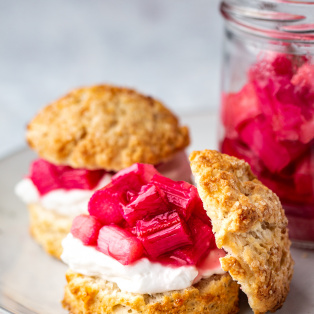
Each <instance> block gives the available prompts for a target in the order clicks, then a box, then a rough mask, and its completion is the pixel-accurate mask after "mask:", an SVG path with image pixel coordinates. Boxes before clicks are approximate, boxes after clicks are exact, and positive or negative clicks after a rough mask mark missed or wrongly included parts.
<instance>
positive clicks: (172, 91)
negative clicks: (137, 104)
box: [0, 0, 223, 157]
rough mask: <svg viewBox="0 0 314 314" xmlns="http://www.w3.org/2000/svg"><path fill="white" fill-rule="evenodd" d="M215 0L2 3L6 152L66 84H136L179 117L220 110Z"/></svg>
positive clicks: (0, 91) (0, 131)
mask: <svg viewBox="0 0 314 314" xmlns="http://www.w3.org/2000/svg"><path fill="white" fill-rule="evenodd" d="M218 5H219V0H193V1H191V0H114V1H113V0H111V1H110V0H93V1H86V0H85V1H84V0H66V1H65V0H54V1H40V0H28V1H25V0H15V1H6V0H0V157H1V156H4V155H5V154H7V153H9V152H10V151H13V150H15V149H17V148H18V147H20V146H21V145H23V143H24V132H25V126H26V124H27V121H29V120H30V119H31V117H32V116H33V115H34V114H35V113H36V112H37V111H38V110H39V108H41V107H43V106H44V105H46V104H47V103H49V102H51V101H53V100H55V99H56V98H58V97H60V96H62V95H63V94H64V93H66V92H67V91H68V90H70V89H72V88H74V87H77V86H82V85H90V84H96V83H100V82H107V83H113V84H118V85H125V86H129V87H134V88H136V89H138V90H140V91H142V92H143V93H146V94H150V95H152V96H155V97H157V98H160V99H161V100H163V101H164V102H165V103H166V104H167V105H168V106H169V107H170V108H171V109H173V110H174V111H175V112H176V113H178V114H180V115H190V114H193V113H200V112H205V111H207V112H208V111H212V110H216V108H217V106H218V102H219V82H220V76H219V72H220V60H221V59H220V56H221V48H222V47H221V42H222V34H223V29H222V19H221V18H220V15H219V11H218Z"/></svg>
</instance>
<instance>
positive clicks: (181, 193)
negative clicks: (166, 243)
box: [151, 174, 199, 220]
mask: <svg viewBox="0 0 314 314" xmlns="http://www.w3.org/2000/svg"><path fill="white" fill-rule="evenodd" d="M151 182H152V183H153V184H155V185H156V186H158V187H159V188H160V189H161V190H162V191H164V192H165V194H166V197H167V199H168V202H169V204H170V206H171V208H172V209H175V210H176V211H177V212H179V213H180V214H181V215H182V217H184V219H186V220H187V219H189V217H190V216H191V212H192V209H193V207H194V206H195V204H196V202H197V201H198V198H199V196H198V192H197V190H196V188H195V186H193V185H192V184H189V183H187V182H184V181H173V180H171V179H169V178H166V177H164V176H161V175H158V174H156V175H154V177H153V178H152V181H151Z"/></svg>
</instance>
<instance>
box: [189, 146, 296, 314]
mask: <svg viewBox="0 0 314 314" xmlns="http://www.w3.org/2000/svg"><path fill="white" fill-rule="evenodd" d="M190 161H191V168H192V173H193V175H194V177H195V180H196V183H197V189H198V191H199V194H200V197H201V199H202V201H203V204H204V208H205V210H206V211H207V214H208V216H209V217H210V218H211V220H212V224H213V231H214V233H215V238H216V243H217V246H218V247H219V248H224V249H225V250H226V251H227V253H228V254H227V255H226V256H225V257H223V258H221V259H220V260H221V264H222V268H223V269H224V270H225V271H228V272H229V273H230V274H231V276H232V278H233V279H234V280H237V281H238V283H239V284H240V285H241V288H242V290H243V291H244V292H245V293H246V294H247V296H248V300H249V304H250V306H251V308H252V309H253V311H254V312H255V313H264V312H267V311H275V310H277V309H279V308H280V307H281V306H282V304H283V302H284V301H285V299H286V296H287V294H288V292H289V284H290V281H291V278H292V274H293V264H294V263H293V260H292V258H291V254H290V241H289V238H288V230H287V218H286V216H285V213H284V210H283V208H282V206H281V203H280V201H279V198H278V197H277V195H276V194H275V193H273V192H272V191H271V190H270V189H268V188H267V187H266V186H264V185H263V184H262V183H261V182H260V181H259V180H257V179H256V177H255V176H254V175H253V173H252V171H251V169H250V166H249V165H248V164H247V163H246V162H245V161H243V160H239V159H237V158H235V157H231V156H228V155H225V154H221V153H218V152H216V151H211V150H204V151H195V152H193V153H192V154H191V155H190Z"/></svg>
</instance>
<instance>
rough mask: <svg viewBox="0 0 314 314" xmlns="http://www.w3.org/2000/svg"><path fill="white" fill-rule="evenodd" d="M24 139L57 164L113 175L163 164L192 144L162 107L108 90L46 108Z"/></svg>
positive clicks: (86, 91) (76, 93) (73, 95)
mask: <svg viewBox="0 0 314 314" xmlns="http://www.w3.org/2000/svg"><path fill="white" fill-rule="evenodd" d="M26 138H27V141H28V143H29V145H30V147H31V148H33V149H34V150H35V151H36V152H37V153H38V154H39V155H40V156H41V157H42V158H44V159H46V160H48V161H50V162H52V163H54V164H65V165H69V166H71V167H74V168H87V169H96V168H104V169H107V170H114V171H119V170H121V169H123V168H126V167H129V166H131V165H132V164H134V163H136V162H140V163H151V164H158V163H161V162H163V161H166V160H168V159H169V158H171V157H172V156H173V155H174V154H175V153H176V152H178V151H180V150H182V149H184V148H185V147H186V146H187V145H188V144H189V141H190V140H189V132H188V129H187V127H182V126H180V125H179V123H178V120H177V118H176V116H174V115H173V114H172V113H171V112H170V111H169V110H168V109H167V108H166V107H164V105H163V104H162V103H161V102H159V101H158V100H156V99H153V98H151V97H148V96H144V95H142V94H140V93H138V92H136V91H134V90H132V89H127V88H119V87H114V86H109V85H98V86H92V87H84V88H79V89H75V90H73V91H71V92H70V93H69V94H67V95H66V96H64V97H63V98H61V99H59V100H57V101H55V102H54V103H52V104H50V105H48V106H47V107H45V108H43V109H42V110H41V111H40V112H39V113H38V115H37V116H36V117H35V118H34V119H33V120H32V121H31V122H30V123H29V125H28V128H27V134H26Z"/></svg>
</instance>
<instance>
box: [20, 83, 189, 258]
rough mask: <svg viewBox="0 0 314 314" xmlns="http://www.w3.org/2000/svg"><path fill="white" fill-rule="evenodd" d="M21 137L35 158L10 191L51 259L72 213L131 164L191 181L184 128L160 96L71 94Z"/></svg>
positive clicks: (96, 91)
mask: <svg viewBox="0 0 314 314" xmlns="http://www.w3.org/2000/svg"><path fill="white" fill-rule="evenodd" d="M26 138H27V142H28V144H29V146H30V147H31V148H32V149H33V150H34V151H35V152H37V154H38V155H39V157H40V159H38V160H36V161H35V162H33V164H32V166H31V171H30V172H31V173H30V174H29V176H28V177H27V178H25V179H23V180H22V181H21V183H20V184H18V186H17V188H16V192H17V194H18V196H19V197H20V198H21V199H22V200H23V201H24V202H25V203H26V204H27V205H28V207H29V212H30V231H31V234H32V235H33V237H34V239H35V240H36V241H37V242H39V243H40V244H41V245H42V246H43V247H44V249H45V250H46V251H47V252H48V253H49V254H51V255H53V256H55V257H60V255H61V253H62V246H61V241H62V239H63V238H64V237H65V236H66V235H67V234H68V233H69V231H70V228H71V222H72V220H73V218H74V217H75V216H76V215H78V214H80V213H83V212H86V213H87V203H88V200H89V198H90V197H91V195H92V194H93V192H94V191H95V190H97V189H99V188H101V187H103V186H104V185H106V184H108V183H109V182H110V180H111V177H112V176H113V175H114V173H115V172H117V171H120V170H122V169H124V168H126V167H129V166H131V165H132V164H134V163H149V164H153V165H156V167H157V168H159V171H160V172H161V173H163V174H164V175H166V176H168V177H170V178H173V179H175V180H190V178H191V170H190V167H189V163H188V159H187V156H186V154H185V152H184V149H185V147H186V146H188V144H189V131H188V128H187V127H184V126H181V125H180V124H179V121H178V119H177V117H176V116H175V115H174V114H173V113H172V112H171V111H170V110H168V109H167V108H166V107H165V106H164V105H163V104H162V103H161V102H160V101H158V100H156V99H154V98H152V97H148V96H145V95H142V94H140V93H138V92H137V91H135V90H132V89H128V88H120V87H115V86H110V85H98V86H92V87H84V88H79V89H75V90H73V91H71V92H70V93H69V94H67V95H66V96H64V97H62V98H61V99H58V100H57V101H55V102H53V103H51V104H50V105H48V106H46V107H45V108H43V109H42V110H41V111H40V112H39V113H38V114H37V115H36V116H35V117H34V119H33V120H32V121H31V122H30V123H29V125H28V127H27V133H26Z"/></svg>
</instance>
